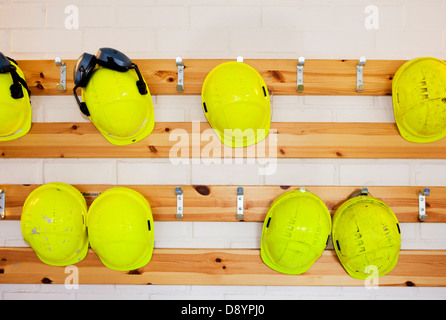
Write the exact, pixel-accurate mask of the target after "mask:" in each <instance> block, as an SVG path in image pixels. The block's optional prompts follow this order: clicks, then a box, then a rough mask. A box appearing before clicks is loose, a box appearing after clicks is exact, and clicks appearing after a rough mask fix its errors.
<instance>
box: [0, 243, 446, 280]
mask: <svg viewBox="0 0 446 320" xmlns="http://www.w3.org/2000/svg"><path fill="white" fill-rule="evenodd" d="M75 266H76V267H77V268H78V269H77V270H76V272H77V275H78V277H79V278H78V279H79V284H155V285H268V286H275V285H281V286H364V285H365V284H366V282H365V281H362V280H356V279H353V278H351V277H350V276H349V275H348V274H347V273H346V272H345V270H344V269H343V268H342V266H341V264H340V262H339V260H338V258H337V256H336V253H335V252H334V250H326V251H325V252H324V253H323V255H322V256H321V257H320V258H319V259H318V260H317V261H316V262H315V263H314V264H313V266H312V267H311V268H310V269H309V270H308V271H307V272H305V273H303V274H301V275H286V274H282V273H279V272H276V271H274V270H272V269H270V268H269V267H267V266H266V265H265V264H264V263H263V262H262V260H261V258H260V250H258V249H155V250H154V253H153V256H152V260H151V261H150V262H149V263H148V264H147V265H146V266H144V267H142V268H140V269H138V270H133V271H123V272H122V271H114V270H111V269H108V268H107V267H105V266H104V265H103V264H102V262H101V261H100V260H99V258H98V256H97V255H96V254H95V253H94V252H93V251H92V250H91V249H90V251H89V253H88V254H87V256H86V258H85V259H84V260H82V261H81V262H79V263H77V264H76V265H75ZM73 275H74V273H73V271H72V270H68V271H67V273H65V267H54V266H49V265H46V264H44V263H42V262H41V261H40V260H38V258H37V256H36V255H35V253H34V252H33V250H32V249H31V248H0V283H29V284H40V283H45V284H50V283H52V284H64V283H65V281H66V279H67V277H70V276H71V277H72V276H73ZM369 284H370V283H369ZM373 284H375V285H380V286H419V287H423V286H429V287H444V286H446V251H439V250H432V251H422V250H413V251H409V250H402V251H401V252H400V256H399V260H398V264H397V265H396V267H395V268H394V269H393V270H392V271H391V272H390V273H388V274H387V275H384V276H382V277H379V278H378V279H377V280H375V282H373Z"/></svg>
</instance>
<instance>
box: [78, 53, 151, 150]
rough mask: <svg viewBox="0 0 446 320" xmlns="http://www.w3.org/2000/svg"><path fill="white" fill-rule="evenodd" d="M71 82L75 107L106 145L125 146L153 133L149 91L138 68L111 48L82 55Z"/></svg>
mask: <svg viewBox="0 0 446 320" xmlns="http://www.w3.org/2000/svg"><path fill="white" fill-rule="evenodd" d="M74 82H75V84H76V86H75V87H74V89H73V92H74V96H75V98H76V101H77V103H78V104H79V108H80V109H81V111H82V112H83V113H84V114H85V115H86V116H88V117H89V118H90V120H91V122H92V123H93V124H94V125H95V127H96V128H97V129H98V130H99V132H101V134H102V135H103V136H104V137H105V138H106V139H107V140H108V141H109V142H111V143H113V144H115V145H128V144H132V143H135V142H138V141H140V140H142V139H144V138H145V137H147V136H148V135H149V134H150V133H151V132H152V131H153V128H154V126H155V119H154V110H153V103H152V98H151V95H150V91H149V88H148V86H147V83H146V82H145V80H144V78H143V76H142V75H141V72H140V71H139V69H138V66H137V65H136V64H135V63H133V62H132V60H130V59H129V58H128V57H127V56H126V55H124V54H123V53H121V52H119V51H118V50H116V49H112V48H101V49H99V52H98V53H97V55H96V56H93V55H91V54H88V53H84V54H83V55H82V56H81V57H80V58H79V60H78V62H77V63H76V65H75V68H74ZM78 87H81V88H82V100H83V102H81V101H80V100H79V98H78V96H77V93H76V90H77V88H78Z"/></svg>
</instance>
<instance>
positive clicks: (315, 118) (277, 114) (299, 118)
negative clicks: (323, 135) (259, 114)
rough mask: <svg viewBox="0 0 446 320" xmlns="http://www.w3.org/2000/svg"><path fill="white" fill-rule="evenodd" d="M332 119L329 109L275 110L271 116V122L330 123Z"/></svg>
mask: <svg viewBox="0 0 446 320" xmlns="http://www.w3.org/2000/svg"><path fill="white" fill-rule="evenodd" d="M333 119H334V118H333V112H332V110H331V109H329V108H327V109H323V108H308V107H307V108H305V107H300V108H295V109H285V108H277V109H274V110H273V111H272V114H271V121H272V122H331V121H333Z"/></svg>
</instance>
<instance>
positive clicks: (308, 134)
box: [0, 122, 446, 163]
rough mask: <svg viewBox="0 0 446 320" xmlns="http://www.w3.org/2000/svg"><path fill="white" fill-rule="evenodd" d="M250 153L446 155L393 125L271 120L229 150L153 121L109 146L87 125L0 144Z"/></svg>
mask: <svg viewBox="0 0 446 320" xmlns="http://www.w3.org/2000/svg"><path fill="white" fill-rule="evenodd" d="M254 157H255V158H265V157H270V158H273V159H275V158H366V159H381V158H387V159H432V158H433V159H446V139H442V140H439V141H435V142H431V143H424V144H422V143H411V142H408V141H406V140H404V139H403V138H402V137H401V136H400V134H399V132H398V129H397V127H396V125H395V124H394V123H341V122H322V123H314V122H297V123H294V122H273V123H272V124H271V130H270V134H269V136H268V137H267V138H266V139H265V140H264V141H263V142H261V143H258V144H256V145H253V146H251V147H248V148H229V147H226V146H224V145H223V144H222V143H221V142H220V140H218V138H217V137H216V135H215V133H214V131H213V130H212V129H211V127H210V126H209V124H208V123H207V122H158V123H156V124H155V128H154V130H153V132H152V133H151V134H150V135H149V136H148V137H146V138H145V139H143V140H141V141H139V142H137V143H134V144H132V145H127V146H116V145H113V144H111V143H110V142H108V141H107V140H106V139H105V138H104V137H103V136H102V135H101V134H100V133H99V131H98V130H97V129H96V128H95V127H94V126H93V124H91V123H33V124H32V127H31V130H30V132H29V133H28V134H27V135H25V136H24V137H22V138H21V139H17V140H12V141H2V142H0V159H2V158H171V159H176V160H173V161H174V162H175V161H177V160H178V159H177V158H183V159H186V158H201V159H210V158H214V159H222V158H233V159H234V158H254ZM226 160H227V159H226ZM186 162H187V161H186ZM183 163H184V162H183Z"/></svg>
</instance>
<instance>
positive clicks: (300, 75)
mask: <svg viewBox="0 0 446 320" xmlns="http://www.w3.org/2000/svg"><path fill="white" fill-rule="evenodd" d="M304 65H305V58H304V57H299V61H298V62H297V92H303V91H304Z"/></svg>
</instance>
